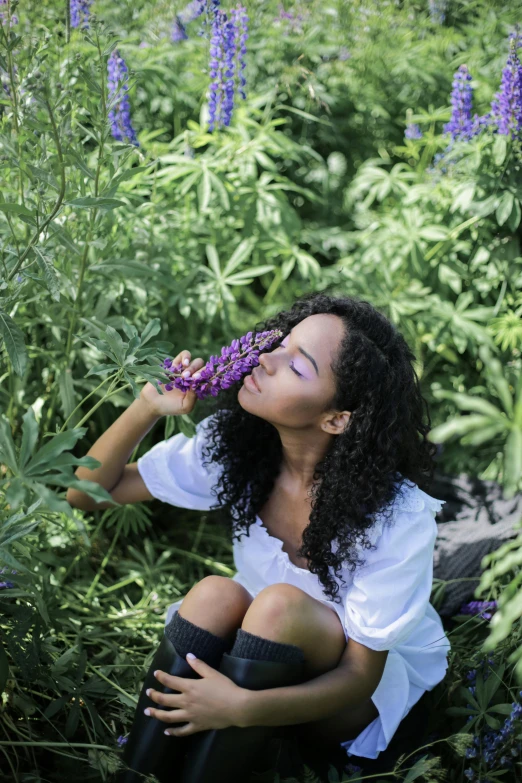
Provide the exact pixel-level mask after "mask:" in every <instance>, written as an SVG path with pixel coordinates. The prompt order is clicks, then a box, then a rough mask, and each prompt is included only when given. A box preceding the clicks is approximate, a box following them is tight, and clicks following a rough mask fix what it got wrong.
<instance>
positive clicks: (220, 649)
mask: <svg viewBox="0 0 522 783" xmlns="http://www.w3.org/2000/svg"><path fill="white" fill-rule="evenodd" d="M165 636H166V637H167V638H168V639H169V641H171V642H172V644H173V645H174V647H175V648H176V652H177V653H178V655H180V656H181V657H182V658H185V657H186V655H187V653H189V652H192V653H194V655H195V656H196V658H201V660H202V661H205V663H208V664H209V666H216V665H217V664H218V663H219V661H220V660H221V657H222V655H223V653H224V652H226V651H227V650H228V648H229V647H230V642H229V641H227V640H226V639H222V638H221V636H216V635H215V634H213V633H211V632H210V631H207V630H205V628H200V626H199V625H196V624H195V623H192V622H190V620H187V619H185V617H182V616H181V615H180V613H179V612H176V613H175V614H174V616H173V617H172V619H171V621H170V622H169V624H168V625H167V626H165Z"/></svg>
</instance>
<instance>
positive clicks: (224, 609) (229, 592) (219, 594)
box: [180, 574, 253, 636]
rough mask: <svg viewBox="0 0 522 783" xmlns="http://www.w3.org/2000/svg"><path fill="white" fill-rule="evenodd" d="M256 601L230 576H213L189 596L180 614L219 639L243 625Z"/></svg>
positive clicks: (184, 600) (207, 577)
mask: <svg viewBox="0 0 522 783" xmlns="http://www.w3.org/2000/svg"><path fill="white" fill-rule="evenodd" d="M252 600H253V599H252V596H251V595H250V593H249V592H248V590H246V589H245V588H244V587H243V585H240V584H239V583H238V582H234V581H233V580H232V579H229V578H228V577H226V576H218V575H217V574H210V575H209V576H205V577H204V578H203V579H200V581H199V582H196V584H195V585H194V586H193V587H192V589H191V590H190V591H189V592H188V593H187V595H186V596H185V598H184V599H183V603H182V604H181V607H180V614H181V616H182V617H184V618H185V619H186V620H190V621H191V622H193V623H196V624H197V625H199V626H201V627H202V628H206V629H207V630H209V631H211V632H212V633H215V634H217V635H218V636H219V635H222V636H225V635H227V634H228V633H231V632H232V631H233V630H234V629H237V628H239V627H240V626H241V622H242V620H243V617H244V616H245V613H246V612H247V610H248V607H249V606H250V604H251V603H252Z"/></svg>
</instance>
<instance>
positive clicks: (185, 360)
mask: <svg viewBox="0 0 522 783" xmlns="http://www.w3.org/2000/svg"><path fill="white" fill-rule="evenodd" d="M188 363H189V360H188V359H183V364H184V365H185V367H186V366H187V364H188Z"/></svg>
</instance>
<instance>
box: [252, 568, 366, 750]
mask: <svg viewBox="0 0 522 783" xmlns="http://www.w3.org/2000/svg"><path fill="white" fill-rule="evenodd" d="M241 628H242V629H243V630H244V631H248V632H249V633H252V634H256V636H261V637H263V638H264V639H270V640H272V641H276V642H282V643H285V644H295V645H298V646H299V647H300V648H301V649H302V650H303V653H304V656H305V662H306V665H307V666H306V671H307V678H308V679H312V678H314V677H318V676H319V675H320V674H324V673H325V672H327V671H330V670H331V669H335V667H336V666H337V665H338V663H339V661H340V660H341V657H342V655H343V652H344V650H345V647H346V639H345V635H344V630H343V628H342V625H341V623H340V620H339V617H338V615H337V613H336V612H335V611H334V610H333V609H330V608H329V607H328V606H326V605H325V604H323V603H321V602H320V601H317V600H316V599H315V598H312V597H311V596H310V595H308V593H305V592H304V591H303V590H301V589H300V588H298V587H294V586H293V585H288V584H283V583H277V584H273V585H270V586H268V587H265V588H264V590H261V592H260V593H258V595H257V596H256V597H255V598H254V599H253V601H252V602H251V604H250V606H249V608H248V610H247V612H246V614H245V615H244V618H243V622H242V623H241ZM378 715H379V712H378V710H377V708H376V707H375V705H374V703H373V702H372V700H371V699H368V700H367V701H366V702H365V703H364V704H362V705H361V706H360V707H358V708H356V709H354V708H347V709H344V710H341V711H340V712H338V713H336V714H335V715H332V716H330V717H328V718H324V719H322V720H318V721H309V722H307V723H300V724H296V725H295V730H296V731H297V732H298V734H299V735H300V736H301V737H302V738H303V739H305V740H307V739H309V740H311V741H318V740H319V741H320V742H322V743H326V744H328V745H332V746H338V744H339V743H340V742H345V741H346V740H349V739H353V738H354V737H356V736H357V735H358V734H360V732H361V731H363V729H365V728H366V726H368V724H369V723H371V722H372V721H373V720H374V719H375V718H376V717H378Z"/></svg>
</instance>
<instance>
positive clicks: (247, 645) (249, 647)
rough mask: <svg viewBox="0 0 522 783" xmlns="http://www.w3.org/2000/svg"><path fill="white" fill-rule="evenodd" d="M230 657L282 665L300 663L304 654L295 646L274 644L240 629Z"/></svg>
mask: <svg viewBox="0 0 522 783" xmlns="http://www.w3.org/2000/svg"><path fill="white" fill-rule="evenodd" d="M230 655H234V656H236V657H237V658H253V659H255V660H256V661H280V662H281V663H300V662H301V661H304V653H303V651H302V649H301V648H300V647H298V646H297V645H295V644H283V642H273V641H271V640H270V639H264V638H263V637H262V636H256V635H255V634H253V633H249V632H248V631H244V630H243V629H242V628H239V629H238V631H237V634H236V640H235V642H234V644H233V647H232V649H231V650H230Z"/></svg>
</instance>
